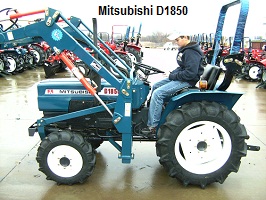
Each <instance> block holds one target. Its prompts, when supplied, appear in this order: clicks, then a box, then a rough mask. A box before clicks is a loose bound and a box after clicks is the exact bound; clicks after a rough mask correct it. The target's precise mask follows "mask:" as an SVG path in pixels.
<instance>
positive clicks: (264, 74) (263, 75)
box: [262, 70, 266, 82]
mask: <svg viewBox="0 0 266 200" xmlns="http://www.w3.org/2000/svg"><path fill="white" fill-rule="evenodd" d="M262 81H263V82H266V71H265V70H264V71H263V74H262Z"/></svg>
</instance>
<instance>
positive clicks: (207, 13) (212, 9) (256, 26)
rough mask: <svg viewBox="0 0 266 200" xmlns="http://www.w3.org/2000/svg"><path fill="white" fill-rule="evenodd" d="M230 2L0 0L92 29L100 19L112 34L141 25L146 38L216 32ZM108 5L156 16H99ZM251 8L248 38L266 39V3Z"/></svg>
mask: <svg viewBox="0 0 266 200" xmlns="http://www.w3.org/2000/svg"><path fill="white" fill-rule="evenodd" d="M84 2H85V3H84ZM91 2H93V3H91ZM229 2H231V0H135V1H134V0H97V1H94V0H93V1H86V0H71V1H70V0H0V5H1V9H3V8H6V7H11V8H16V9H18V11H19V12H26V11H33V10H40V9H43V8H46V7H51V8H54V9H57V10H59V11H61V12H62V14H63V15H64V16H65V17H70V16H75V17H79V18H81V19H82V20H83V21H84V22H85V23H86V24H87V25H88V26H89V27H91V28H92V20H91V19H92V18H97V21H98V30H99V31H102V32H109V33H111V27H112V25H129V26H131V27H133V26H134V27H135V29H138V27H139V24H140V23H142V30H141V34H142V35H143V36H145V35H149V34H152V33H153V32H157V31H160V32H164V33H171V32H173V31H175V30H176V31H183V30H189V31H190V32H191V33H192V34H194V33H195V34H196V33H214V32H215V30H216V24H217V21H218V17H219V12H220V9H221V7H222V6H223V5H224V4H227V3H229ZM107 5H110V6H114V7H117V8H123V7H127V6H131V7H133V8H134V7H135V6H136V7H137V8H141V7H143V6H146V7H149V8H150V7H151V6H152V7H153V11H154V13H153V15H150V16H134V15H133V16H121V15H120V16H100V15H99V11H98V10H99V6H107ZM249 5H250V8H249V15H248V19H247V24H246V29H245V36H250V37H252V36H254V35H264V36H265V32H266V30H265V29H266V25H264V26H262V24H263V22H264V23H266V1H265V0H250V1H249ZM157 6H163V7H167V6H169V7H170V6H187V8H188V14H187V15H183V16H177V15H175V16H171V15H166V14H164V15H156V13H155V10H156V7H157ZM239 10H240V5H237V6H234V7H232V8H230V9H228V11H227V15H226V20H225V25H224V31H223V34H224V35H228V36H230V35H234V32H235V25H236V22H237V19H238V15H239ZM1 17H2V15H1ZM34 17H35V16H34ZM36 18H37V16H36Z"/></svg>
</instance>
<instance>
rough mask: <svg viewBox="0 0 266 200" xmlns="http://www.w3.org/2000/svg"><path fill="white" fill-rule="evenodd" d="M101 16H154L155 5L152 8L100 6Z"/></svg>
mask: <svg viewBox="0 0 266 200" xmlns="http://www.w3.org/2000/svg"><path fill="white" fill-rule="evenodd" d="M98 13H99V15H153V5H150V6H142V7H138V6H137V5H135V6H133V7H132V6H127V7H123V8H119V7H114V6H110V5H107V6H99V12H98Z"/></svg>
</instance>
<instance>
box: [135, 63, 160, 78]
mask: <svg viewBox="0 0 266 200" xmlns="http://www.w3.org/2000/svg"><path fill="white" fill-rule="evenodd" d="M133 64H134V65H135V70H136V71H137V70H138V69H139V70H140V71H142V73H143V74H145V75H146V76H149V75H152V74H160V73H164V71H162V70H160V69H157V68H155V67H152V66H149V65H146V64H143V63H133Z"/></svg>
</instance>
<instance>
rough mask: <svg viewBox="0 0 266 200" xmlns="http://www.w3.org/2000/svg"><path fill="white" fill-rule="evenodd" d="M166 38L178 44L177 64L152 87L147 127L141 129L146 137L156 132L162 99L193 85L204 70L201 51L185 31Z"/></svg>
mask: <svg viewBox="0 0 266 200" xmlns="http://www.w3.org/2000/svg"><path fill="white" fill-rule="evenodd" d="M168 39H169V40H175V41H176V42H177V45H178V46H179V49H178V54H177V57H176V61H177V65H178V66H177V68H176V69H175V70H173V71H172V72H170V73H169V74H166V76H167V78H165V79H163V80H161V81H159V82H157V83H155V84H154V85H153V87H152V95H151V99H150V107H149V113H148V123H147V127H146V128H144V129H142V131H141V132H142V134H143V135H144V136H146V137H150V136H152V135H153V134H154V133H155V132H156V128H157V126H158V124H159V121H160V117H161V113H162V108H163V103H164V99H165V98H167V97H169V96H171V95H173V94H175V93H176V92H177V91H179V90H181V89H182V88H186V87H193V86H195V85H196V83H197V82H198V81H199V80H200V76H201V75H202V74H203V71H204V69H203V67H202V65H201V63H202V59H203V52H202V50H201V49H200V46H199V44H198V43H197V42H191V41H190V36H189V35H188V34H185V33H173V34H171V35H170V36H169V37H168Z"/></svg>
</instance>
